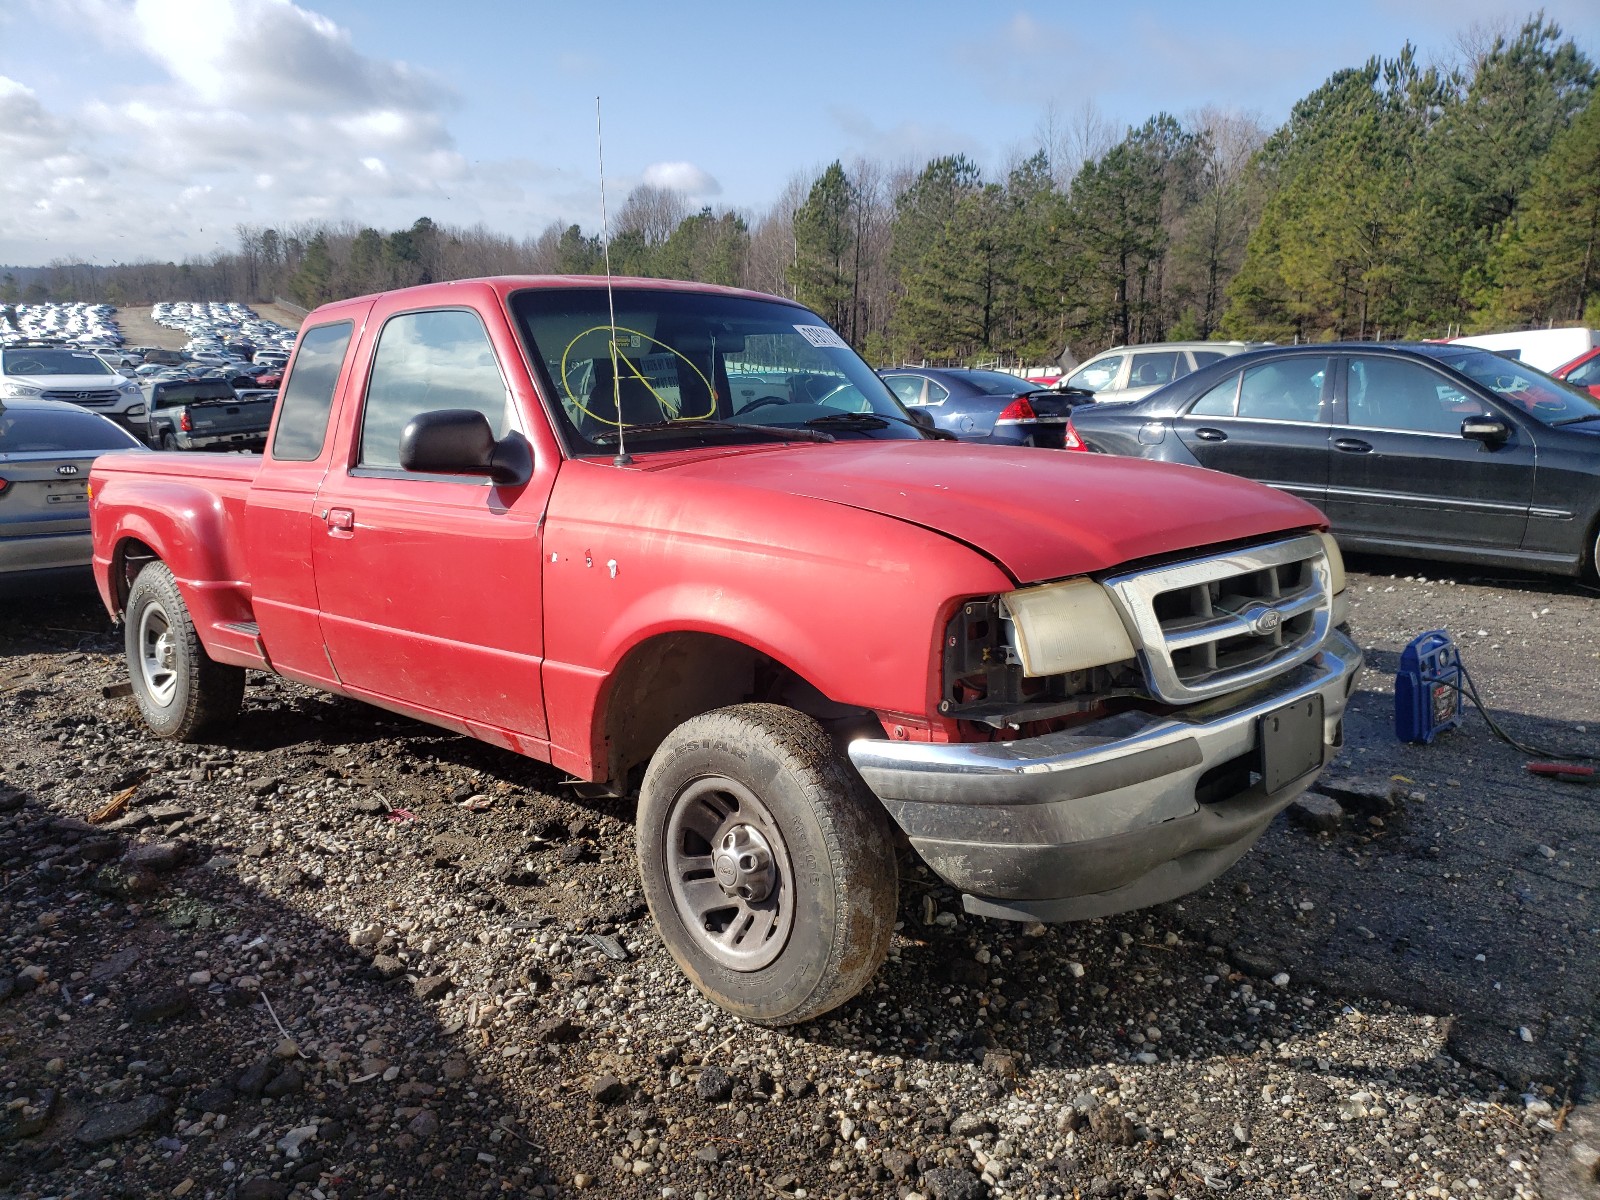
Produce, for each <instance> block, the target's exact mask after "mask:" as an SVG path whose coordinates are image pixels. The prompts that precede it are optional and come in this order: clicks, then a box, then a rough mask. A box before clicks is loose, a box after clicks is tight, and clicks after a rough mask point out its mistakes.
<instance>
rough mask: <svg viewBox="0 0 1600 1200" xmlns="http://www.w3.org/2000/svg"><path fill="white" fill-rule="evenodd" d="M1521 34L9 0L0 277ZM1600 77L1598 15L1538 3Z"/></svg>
mask: <svg viewBox="0 0 1600 1200" xmlns="http://www.w3.org/2000/svg"><path fill="white" fill-rule="evenodd" d="M1529 11H1530V10H1529V9H1527V8H1522V7H1515V6H1508V5H1507V4H1506V3H1503V2H1496V0H1343V2H1342V3H1339V4H1328V5H1324V4H1317V5H1312V4H1306V3H1300V4H1286V3H1283V2H1282V0H1278V2H1276V3H1236V4H1217V3H1211V4H1197V3H1194V2H1193V0H1184V2H1178V3H1122V4H1108V3H1105V2H1104V0H1095V2H1093V3H1088V2H1082V0H1058V2H1056V3H1045V2H1038V3H1032V4H1025V5H1020V6H1013V5H1006V4H1003V3H1001V4H986V3H973V2H972V0H922V2H918V3H913V2H911V0H902V2H901V3H897V4H883V3H877V2H875V0H854V2H840V0H812V2H811V3H809V4H799V5H797V4H772V3H762V2H760V0H756V2H754V3H752V2H751V0H742V2H741V3H737V4H735V3H721V2H698V3H695V2H685V0H644V2H636V0H611V2H608V3H604V4H598V3H593V2H591V3H587V4H585V3H563V4H556V3H550V2H549V0H522V2H521V3H518V4H515V5H510V4H504V3H490V2H487V0H447V2H445V3H441V2H440V0H362V2H358V0H302V2H300V3H290V2H289V0H0V263H10V264H14V265H24V266H37V265H42V264H44V263H47V262H50V261H52V260H58V259H68V260H72V261H88V262H96V263H101V264H109V263H113V262H129V261H134V260H137V259H143V258H156V259H162V260H169V259H170V260H181V259H183V258H185V257H188V256H205V255H207V254H210V253H213V252H215V251H217V250H231V249H232V248H233V247H234V245H235V243H236V234H235V228H236V226H238V225H240V224H247V225H278V226H282V225H284V224H289V223H293V222H297V221H307V220H316V219H327V220H335V221H346V220H348V221H355V222H359V223H361V224H369V225H373V226H376V227H378V228H380V229H391V228H396V227H400V226H405V225H409V224H411V222H412V221H414V220H415V219H416V218H417V217H419V216H424V215H426V216H429V217H431V218H433V219H434V220H435V221H436V222H439V223H440V224H447V225H464V226H470V225H474V224H478V223H482V224H483V225H485V226H487V227H489V228H490V229H493V230H496V231H498V232H502V233H509V234H512V235H514V236H517V237H531V236H534V235H537V234H538V233H539V231H540V230H542V229H543V228H545V227H546V226H547V225H549V224H550V223H551V222H552V221H557V220H559V221H562V222H564V223H577V224H580V225H582V226H584V227H585V229H586V230H590V231H598V230H599V228H600V189H599V186H598V169H597V155H596V142H595V98H596V96H599V97H601V103H602V114H603V121H604V135H605V138H604V145H605V167H606V198H607V202H608V205H609V208H610V210H611V212H612V213H615V212H616V211H617V209H618V208H619V207H620V206H621V204H622V202H623V200H624V199H625V197H626V196H627V194H628V192H629V191H630V190H631V189H632V188H633V187H635V186H637V185H639V184H641V183H651V184H656V185H660V186H666V187H673V188H677V189H678V190H680V191H682V192H684V193H686V194H687V195H688V196H689V198H690V199H691V200H692V201H693V202H694V203H695V204H704V205H710V206H712V207H713V208H717V209H722V208H737V209H741V210H744V211H746V212H748V213H751V214H753V215H754V214H759V213H760V212H762V211H763V210H765V209H766V208H767V207H768V206H769V205H771V204H772V203H773V202H774V201H775V200H776V199H777V197H778V195H779V194H780V192H781V191H782V190H783V188H784V186H785V184H786V183H787V182H788V181H789V180H790V178H791V177H793V176H794V175H795V174H796V173H797V172H802V171H806V170H811V169H818V168H820V167H822V166H824V165H826V164H827V163H829V162H831V161H832V160H834V159H835V158H838V159H842V160H843V161H844V162H845V163H846V164H849V162H850V161H851V160H852V159H854V158H856V157H858V156H865V157H868V158H873V159H877V160H881V161H884V162H888V163H895V164H899V163H910V164H913V165H917V166H920V165H921V164H922V163H923V162H925V161H927V159H929V158H931V157H934V156H935V155H939V154H953V153H964V154H967V155H968V156H969V157H971V158H972V159H974V160H975V161H976V162H978V163H979V164H980V165H981V166H983V167H984V168H985V169H987V170H990V171H998V170H1001V169H1003V168H1004V167H1005V166H1006V165H1007V164H1008V163H1010V162H1013V161H1016V160H1017V159H1019V158H1021V157H1024V156H1026V155H1027V154H1028V153H1031V152H1032V150H1033V149H1035V148H1037V147H1038V145H1039V144H1040V140H1041V132H1042V130H1043V129H1044V128H1045V127H1046V125H1047V122H1048V117H1047V114H1048V113H1051V112H1053V113H1054V114H1055V122H1056V126H1057V127H1058V128H1060V127H1064V126H1070V125H1071V123H1072V122H1073V121H1074V120H1075V119H1076V118H1077V117H1078V116H1079V114H1081V113H1082V112H1083V111H1084V110H1085V106H1086V105H1092V106H1093V108H1094V110H1095V111H1097V112H1098V113H1099V114H1101V115H1102V116H1103V117H1104V118H1105V119H1106V120H1109V121H1110V122H1111V123H1112V124H1113V125H1114V126H1115V127H1116V128H1117V129H1118V130H1119V131H1120V130H1121V129H1122V128H1124V127H1126V126H1128V125H1132V124H1139V123H1141V122H1143V121H1144V120H1145V118H1147V117H1149V116H1150V115H1152V114H1154V113H1156V112H1158V111H1168V112H1172V113H1175V114H1178V115H1180V116H1181V115H1183V114H1185V113H1188V112H1192V111H1194V110H1197V109H1199V108H1201V107H1204V106H1214V107H1219V108H1223V109H1233V110H1240V111H1244V112H1248V113H1252V114H1255V115H1256V116H1258V117H1259V118H1260V119H1261V120H1262V121H1263V122H1265V123H1266V124H1267V125H1268V126H1269V127H1270V126H1276V125H1278V124H1280V123H1281V122H1282V121H1283V120H1284V119H1285V118H1286V117H1287V115H1288V112H1289V108H1290V106H1291V105H1292V104H1293V103H1294V101H1295V100H1296V99H1298V98H1299V97H1301V96H1303V95H1305V94H1306V93H1307V92H1309V91H1311V90H1312V89H1313V88H1315V87H1317V86H1318V85H1319V84H1321V83H1322V82H1323V81H1324V80H1325V79H1326V78H1327V77H1328V76H1329V75H1330V74H1332V73H1333V72H1334V71H1336V70H1338V69H1340V68H1342V67H1350V66H1357V65H1359V64H1361V63H1362V62H1364V61H1365V60H1366V59H1367V58H1368V57H1369V56H1371V55H1374V54H1378V55H1384V56H1390V55H1393V54H1395V53H1396V52H1397V51H1398V50H1399V49H1400V47H1401V46H1402V45H1403V44H1404V43H1405V42H1406V41H1407V40H1410V41H1411V42H1413V43H1414V44H1416V45H1417V47H1418V48H1419V50H1420V52H1421V53H1422V55H1423V57H1424V58H1425V59H1428V60H1438V59H1449V58H1451V56H1452V55H1454V54H1456V53H1457V52H1458V49H1457V48H1458V45H1459V39H1460V37H1461V35H1462V34H1463V33H1466V32H1468V31H1470V30H1472V29H1474V28H1479V29H1483V28H1494V27H1499V26H1506V25H1514V24H1516V23H1518V22H1520V20H1521V19H1522V18H1524V17H1525V16H1526V15H1527V14H1528V12H1529ZM1544 11H1545V13H1546V16H1547V17H1549V18H1550V19H1551V20H1554V21H1556V22H1557V23H1558V24H1559V25H1561V27H1562V28H1563V30H1564V31H1565V32H1566V33H1567V34H1568V35H1570V36H1572V37H1574V38H1575V39H1576V40H1577V41H1578V44H1579V45H1580V46H1581V47H1582V48H1583V49H1584V50H1585V52H1586V53H1588V54H1589V55H1590V57H1591V58H1600V0H1545V4H1544Z"/></svg>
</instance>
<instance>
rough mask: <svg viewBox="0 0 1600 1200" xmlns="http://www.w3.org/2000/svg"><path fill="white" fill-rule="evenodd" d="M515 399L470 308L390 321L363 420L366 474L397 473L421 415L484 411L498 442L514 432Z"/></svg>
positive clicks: (370, 382)
mask: <svg viewBox="0 0 1600 1200" xmlns="http://www.w3.org/2000/svg"><path fill="white" fill-rule="evenodd" d="M510 406H511V394H510V392H509V391H507V390H506V381H505V378H504V376H502V375H501V374H500V364H499V362H498V361H496V359H495V356H494V348H493V347H492V346H491V345H490V344H489V335H488V333H487V332H486V331H485V330H484V328H483V322H482V321H481V320H479V319H478V315H477V314H476V313H472V312H467V311H466V310H464V309H441V310H438V311H435V312H416V313H403V314H401V315H400V316H397V317H390V318H389V320H388V322H387V323H385V325H384V327H383V332H382V333H381V334H380V335H379V337H378V349H377V351H376V353H374V354H373V356H372V375H371V377H370V379H369V380H368V383H367V404H366V410H365V412H363V414H362V417H361V460H360V464H359V465H361V466H363V467H377V468H381V469H397V468H398V467H399V466H400V434H401V433H402V432H404V430H405V427H406V426H407V425H408V424H410V422H411V418H413V417H415V416H417V415H418V414H419V413H425V412H434V411H436V410H438V409H445V408H470V409H476V410H477V411H478V412H481V413H482V414H483V415H484V416H485V417H487V418H488V419H489V427H490V428H491V429H492V430H494V435H495V437H497V438H501V437H504V436H505V435H506V432H507V431H508V430H509V429H510Z"/></svg>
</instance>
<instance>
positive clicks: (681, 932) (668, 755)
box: [638, 704, 898, 1025]
mask: <svg viewBox="0 0 1600 1200" xmlns="http://www.w3.org/2000/svg"><path fill="white" fill-rule="evenodd" d="M638 856H639V871H640V876H641V878H642V880H643V883H644V893H645V899H646V901H647V902H648V903H649V905H650V911H651V914H652V915H653V916H654V917H655V921H656V925H657V927H658V928H659V929H660V931H661V937H662V940H663V941H664V942H665V943H666V945H667V949H668V950H669V951H670V952H671V954H672V957H673V958H674V959H676V960H677V962H678V965H679V966H680V967H681V968H682V969H683V971H684V974H686V975H687V976H688V977H689V979H690V980H691V981H692V982H693V983H694V985H695V986H696V987H698V988H699V989H700V991H701V992H703V993H704V994H705V996H706V997H707V998H708V999H710V1000H711V1001H712V1002H713V1003H715V1004H717V1005H719V1006H721V1007H722V1008H724V1009H726V1010H727V1011H728V1012H730V1013H733V1014H734V1015H736V1016H739V1017H743V1018H745V1019H746V1020H749V1021H755V1022H758V1023H760V1024H763V1025H792V1024H794V1023H796V1022H799V1021H806V1020H810V1019H811V1018H813V1017H817V1016H820V1015H821V1014H823V1013H825V1012H828V1011H829V1010H830V1009H834V1008H837V1007H838V1006H839V1005H841V1004H843V1003H844V1002H845V1001H846V1000H848V999H850V997H852V996H854V995H855V994H856V993H857V992H859V991H860V990H861V989H862V988H863V987H865V986H866V984H867V981H868V980H870V979H871V978H872V976H873V975H874V974H875V973H876V971H877V969H878V967H879V966H880V965H881V964H882V962H883V959H884V956H885V955H886V954H887V953H888V951H889V939H890V936H891V934H892V932H893V929H894V920H895V904H896V899H897V894H898V887H897V881H896V876H895V857H894V843H893V839H892V837H891V834H890V827H889V819H888V816H887V814H886V813H885V812H884V810H883V808H882V806H881V805H880V804H879V803H878V800H877V798H876V797H874V796H873V795H872V794H871V793H870V792H869V791H868V790H867V788H866V786H865V784H863V783H862V782H861V779H860V777H859V776H857V775H856V774H855V771H854V770H853V768H851V767H850V766H849V765H848V764H847V763H845V762H844V761H843V760H842V759H841V758H840V757H839V755H838V753H837V752H836V751H835V750H834V747H833V743H832V742H831V741H830V739H829V738H828V735H827V734H826V733H825V732H823V729H822V727H821V726H820V725H819V724H817V722H816V721H814V720H812V719H811V718H810V717H807V716H805V715H803V714H801V713H798V712H795V711H794V710H793V709H789V708H784V707H781V706H779V705H775V704H740V705H736V706H734V707H732V708H723V709H718V710H716V711H714V712H709V713H705V714H703V715H701V716H698V717H694V718H691V719H690V720H688V721H685V722H684V723H683V724H682V725H680V726H678V728H677V729H675V730H673V731H672V733H671V734H669V735H668V736H667V738H666V740H665V741H664V742H662V744H661V746H660V748H659V749H658V750H657V751H656V753H655V756H654V757H653V758H652V759H651V760H650V767H649V770H648V771H646V772H645V778H644V786H643V788H642V790H641V794H640V802H639V815H638Z"/></svg>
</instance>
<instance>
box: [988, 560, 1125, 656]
mask: <svg viewBox="0 0 1600 1200" xmlns="http://www.w3.org/2000/svg"><path fill="white" fill-rule="evenodd" d="M1000 615H1001V618H1002V619H1003V620H1005V621H1006V622H1007V624H1008V626H1009V640H1010V644H1011V648H1012V649H1013V650H1014V651H1015V652H1016V655H1017V659H1018V660H1019V661H1020V662H1021V664H1022V672H1023V674H1024V675H1027V676H1029V677H1031V678H1035V679H1037V678H1041V677H1043V676H1047V675H1065V674H1067V673H1068V672H1070V671H1082V670H1086V669H1088V668H1089V667H1103V666H1106V665H1108V664H1110V663H1117V662H1122V661H1124V660H1126V659H1130V658H1132V657H1133V656H1134V650H1133V642H1132V641H1131V640H1130V639H1129V637H1128V631H1127V630H1126V629H1125V628H1124V627H1123V624H1122V618H1121V617H1119V616H1118V615H1117V610H1116V608H1115V607H1114V606H1113V605H1112V603H1111V597H1110V596H1108V595H1107V594H1106V590H1105V588H1103V587H1101V586H1100V585H1099V584H1098V583H1096V582H1095V581H1094V580H1092V579H1067V580H1063V581H1062V582H1060V583H1047V584H1044V585H1043V586H1041V587H1029V588H1022V589H1020V590H1018V591H1015V592H1007V593H1006V594H1005V595H1003V596H1001V597H1000Z"/></svg>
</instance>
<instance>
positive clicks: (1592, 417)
mask: <svg viewBox="0 0 1600 1200" xmlns="http://www.w3.org/2000/svg"><path fill="white" fill-rule="evenodd" d="M1579 421H1600V412H1592V413H1584V414H1583V416H1581V417H1566V418H1563V419H1562V420H1560V421H1551V422H1550V424H1552V425H1576V424H1577V423H1578V422H1579Z"/></svg>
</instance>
